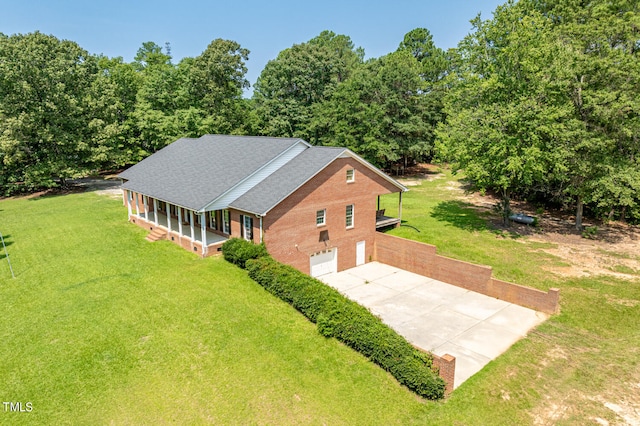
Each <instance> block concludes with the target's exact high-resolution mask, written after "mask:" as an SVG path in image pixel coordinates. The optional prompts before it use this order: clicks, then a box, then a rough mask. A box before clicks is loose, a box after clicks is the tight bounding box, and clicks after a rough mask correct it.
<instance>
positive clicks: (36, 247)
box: [0, 194, 435, 424]
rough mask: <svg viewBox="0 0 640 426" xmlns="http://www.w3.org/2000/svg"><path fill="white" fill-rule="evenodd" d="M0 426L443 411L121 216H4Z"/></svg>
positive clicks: (60, 210)
mask: <svg viewBox="0 0 640 426" xmlns="http://www.w3.org/2000/svg"><path fill="white" fill-rule="evenodd" d="M0 218H1V220H0V231H1V232H2V233H3V234H4V235H5V237H6V241H7V243H8V247H7V248H8V250H9V254H10V259H11V261H12V264H13V268H14V271H15V273H16V276H17V278H16V279H11V275H10V272H9V268H8V264H7V262H6V259H4V256H3V259H0V262H1V263H0V313H1V315H2V316H1V318H2V320H1V321H0V339H1V342H2V343H1V344H0V400H1V401H7V402H21V403H22V404H23V405H22V406H23V408H25V409H26V403H31V406H32V407H33V408H32V410H31V411H30V412H22V413H19V412H18V413H16V412H10V411H9V410H7V409H5V407H4V406H2V405H0V424H166V423H176V424H205V423H213V424H407V423H411V419H412V418H415V416H416V415H419V413H420V412H422V411H423V410H427V411H428V410H430V409H431V408H432V407H434V406H435V404H434V403H427V402H424V401H422V400H420V399H419V398H417V397H416V396H415V395H414V394H412V393H411V392H409V391H408V390H407V389H406V388H403V387H401V386H400V385H398V383H397V382H396V381H395V380H394V379H393V378H392V377H391V376H390V375H389V374H387V373H386V372H384V371H382V370H381V369H380V368H379V367H377V366H375V365H373V364H372V363H370V362H368V361H366V360H365V359H364V358H363V357H362V356H360V355H359V354H357V353H356V352H354V351H352V350H351V349H349V348H347V347H345V346H343V345H341V344H339V343H338V342H337V341H336V340H334V339H325V338H323V337H322V336H320V335H319V334H318V333H317V331H316V328H315V326H314V325H313V324H311V323H309V322H308V321H307V320H306V319H305V318H304V317H303V316H302V315H300V314H299V313H298V312H297V311H295V310H294V309H292V308H291V307H290V306H289V305H287V304H285V303H283V302H281V301H280V300H279V299H276V298H275V297H273V296H272V295H270V294H268V293H267V292H266V291H264V290H263V289H262V288H261V287H260V286H259V285H257V284H256V283H254V282H253V281H252V280H250V279H249V278H248V277H247V275H246V273H245V272H244V271H242V270H240V269H238V268H237V267H235V266H233V265H231V264H228V263H227V262H225V261H224V260H223V259H222V258H221V257H214V258H208V259H200V258H198V257H197V256H196V255H194V254H192V253H189V252H187V251H185V250H183V249H181V248H180V247H178V246H176V245H174V244H171V243H169V242H157V243H149V242H147V241H145V240H144V236H145V232H144V231H143V230H141V229H139V228H137V227H136V226H134V225H131V224H128V223H127V221H126V208H124V207H123V206H122V203H121V202H118V201H117V200H112V199H109V198H107V197H104V196H98V195H95V194H71V195H65V196H57V197H44V198H39V199H35V200H26V199H18V200H4V201H1V202H0Z"/></svg>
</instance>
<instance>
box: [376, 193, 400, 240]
mask: <svg viewBox="0 0 640 426" xmlns="http://www.w3.org/2000/svg"><path fill="white" fill-rule="evenodd" d="M392 215H393V213H391V212H389V209H388V208H385V207H384V206H382V205H381V203H380V195H378V207H377V210H376V231H378V230H384V229H388V228H396V227H398V226H400V223H402V192H398V213H397V217H394V216H392Z"/></svg>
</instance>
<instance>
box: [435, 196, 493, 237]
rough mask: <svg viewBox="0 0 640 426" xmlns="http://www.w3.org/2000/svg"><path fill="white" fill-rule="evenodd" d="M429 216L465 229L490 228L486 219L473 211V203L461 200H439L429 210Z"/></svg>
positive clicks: (486, 229) (481, 229)
mask: <svg viewBox="0 0 640 426" xmlns="http://www.w3.org/2000/svg"><path fill="white" fill-rule="evenodd" d="M430 216H431V217H432V218H434V219H436V220H439V221H441V222H447V223H449V224H450V225H452V226H455V227H456V228H459V229H463V230H465V231H488V230H490V228H489V226H488V225H487V222H486V220H485V219H483V218H481V217H479V216H478V213H477V212H476V211H474V209H473V205H472V204H469V203H465V202H463V201H458V200H448V201H441V202H440V203H438V204H436V206H435V207H434V208H433V209H432V210H431V214H430Z"/></svg>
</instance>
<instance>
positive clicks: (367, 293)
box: [319, 262, 548, 387]
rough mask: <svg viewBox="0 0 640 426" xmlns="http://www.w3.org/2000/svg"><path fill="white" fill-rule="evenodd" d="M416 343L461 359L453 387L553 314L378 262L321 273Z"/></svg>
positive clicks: (321, 278) (337, 287) (438, 352)
mask: <svg viewBox="0 0 640 426" xmlns="http://www.w3.org/2000/svg"><path fill="white" fill-rule="evenodd" d="M319 279H320V280H322V281H323V282H325V283H326V284H328V285H330V286H331V287H333V288H335V289H337V290H338V291H340V293H342V294H344V295H345V296H347V297H348V298H350V299H351V300H354V301H356V302H358V303H360V304H361V305H363V306H365V307H367V308H369V309H370V310H371V312H373V313H374V314H375V315H377V316H379V317H380V319H381V320H382V321H383V322H384V323H385V324H387V325H389V326H390V327H391V328H393V329H394V330H396V331H397V332H398V333H399V334H401V335H402V336H404V337H405V338H406V339H407V340H408V341H410V342H411V343H413V344H414V345H416V346H418V347H420V348H422V349H425V350H427V351H429V352H432V353H434V354H436V355H439V356H442V355H445V354H451V355H453V356H455V357H456V370H455V379H454V387H458V386H460V385H461V384H462V383H463V382H464V381H465V380H467V379H468V378H469V377H471V376H473V375H474V374H475V373H477V372H478V371H480V370H481V369H482V367H484V366H485V365H486V364H487V363H488V362H489V361H491V360H492V359H495V358H496V357H498V355H500V354H501V353H503V352H504V351H506V350H507V349H509V347H511V345H513V344H514V343H515V342H517V341H518V340H520V339H521V338H522V337H524V336H525V335H526V334H527V332H528V331H529V330H530V329H532V328H533V327H535V326H537V325H538V324H540V323H542V322H544V321H545V320H546V319H547V318H548V315H547V314H544V313H541V312H536V311H534V310H532V309H528V308H524V307H522V306H519V305H515V304H513V303H509V302H505V301H503V300H499V299H494V298H493V297H489V296H485V295H483V294H479V293H475V292H473V291H469V290H465V289H463V288H460V287H456V286H454V285H451V284H445V283H443V282H440V281H436V280H433V279H431V278H428V277H425V276H422V275H418V274H414V273H412V272H408V271H404V270H401V269H398V268H395V267H393V266H389V265H385V264H382V263H378V262H370V263H367V264H365V265H362V266H358V267H355V268H352V269H348V270H346V271H343V272H338V273H334V274H328V275H324V276H321V277H319Z"/></svg>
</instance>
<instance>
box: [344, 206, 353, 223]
mask: <svg viewBox="0 0 640 426" xmlns="http://www.w3.org/2000/svg"><path fill="white" fill-rule="evenodd" d="M345 219H346V220H345V222H346V225H347V228H353V204H349V205H348V206H347V209H346V216H345Z"/></svg>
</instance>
